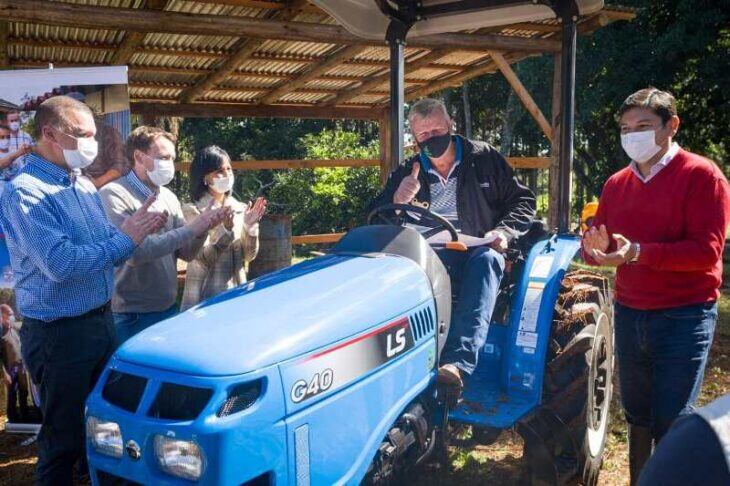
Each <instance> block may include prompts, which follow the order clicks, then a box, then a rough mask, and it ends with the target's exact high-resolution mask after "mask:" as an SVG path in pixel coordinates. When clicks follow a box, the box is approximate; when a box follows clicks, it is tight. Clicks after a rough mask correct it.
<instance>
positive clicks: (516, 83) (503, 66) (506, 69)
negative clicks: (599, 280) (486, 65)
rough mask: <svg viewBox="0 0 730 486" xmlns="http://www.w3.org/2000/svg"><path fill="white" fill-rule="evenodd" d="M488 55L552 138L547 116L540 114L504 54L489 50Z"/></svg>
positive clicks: (547, 134) (549, 137)
mask: <svg viewBox="0 0 730 486" xmlns="http://www.w3.org/2000/svg"><path fill="white" fill-rule="evenodd" d="M489 55H490V57H491V58H492V60H493V61H494V63H495V64H496V65H497V67H498V68H499V70H500V71H501V72H502V75H503V76H504V77H505V79H507V82H508V83H509V85H510V86H511V87H512V90H513V91H514V92H515V94H516V95H517V97H518V98H519V99H520V101H521V102H522V104H523V105H524V106H525V109H527V112H528V113H529V114H530V115H532V117H533V118H534V119H535V121H536V122H537V124H538V125H539V126H540V129H541V130H542V132H543V133H544V134H545V136H546V137H547V138H548V140H552V137H553V129H552V127H551V126H550V122H548V121H547V118H545V115H543V114H542V111H540V107H539V106H537V103H535V100H534V99H533V98H532V96H531V95H530V93H529V92H528V91H527V88H525V85H524V84H522V81H520V78H519V77H518V76H517V73H516V72H515V71H514V70H513V69H512V67H511V66H510V65H509V62H507V60H506V59H505V58H504V56H503V55H502V54H501V53H499V52H490V53H489Z"/></svg>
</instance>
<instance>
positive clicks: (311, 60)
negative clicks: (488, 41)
mask: <svg viewBox="0 0 730 486" xmlns="http://www.w3.org/2000/svg"><path fill="white" fill-rule="evenodd" d="M8 43H9V44H13V45H21V46H29V47H48V48H56V49H75V50H86V51H98V52H109V51H114V50H116V49H117V48H118V47H117V45H115V44H93V43H89V42H66V41H47V40H36V39H25V38H18V37H11V38H9V39H8ZM354 49H356V50H357V52H358V53H359V52H362V51H365V50H367V49H368V47H363V46H354ZM135 52H136V53H138V54H145V55H160V56H173V57H190V58H197V59H223V58H225V57H228V56H230V55H231V53H229V52H221V51H203V50H181V49H170V48H162V47H140V48H138V49H137V50H136V51H135ZM485 52H486V51H485ZM333 55H339V51H336V52H335V54H333ZM355 55H357V54H355ZM353 57H354V56H353ZM250 58H251V59H255V60H261V61H279V62H292V63H297V64H320V63H322V62H327V63H328V64H329V63H330V61H331V58H330V56H301V55H299V56H296V55H286V54H269V53H261V52H255V53H253V54H252V55H251V56H250ZM340 63H341V64H346V65H352V66H369V67H379V68H385V67H388V61H380V60H369V59H352V58H348V59H342V60H341V61H340ZM314 67H315V68H316V66H314ZM333 67H334V65H333ZM425 67H429V68H432V69H439V70H445V71H449V70H450V71H460V70H462V69H464V67H465V66H464V65H462V64H449V63H431V64H430V65H429V66H425ZM308 69H313V68H308ZM360 79H361V78H360Z"/></svg>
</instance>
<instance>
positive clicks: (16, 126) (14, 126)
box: [8, 122, 20, 132]
mask: <svg viewBox="0 0 730 486" xmlns="http://www.w3.org/2000/svg"><path fill="white" fill-rule="evenodd" d="M8 125H9V126H10V131H11V132H17V131H18V130H20V122H10V123H8Z"/></svg>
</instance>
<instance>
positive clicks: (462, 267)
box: [436, 247, 504, 374]
mask: <svg viewBox="0 0 730 486" xmlns="http://www.w3.org/2000/svg"><path fill="white" fill-rule="evenodd" d="M436 253H437V254H438V256H439V258H440V259H441V261H442V262H443V264H444V266H446V270H447V271H448V272H449V277H451V292H452V294H454V295H457V296H458V301H457V303H456V306H455V307H454V308H453V310H452V314H451V328H450V329H449V335H448V337H447V338H446V344H445V346H444V350H443V354H442V356H441V362H442V363H445V364H448V363H451V364H454V365H455V366H457V367H458V368H459V369H460V370H461V371H464V372H465V373H467V374H471V373H472V372H473V371H474V369H475V368H476V367H477V356H478V354H479V350H480V349H481V348H482V346H484V341H486V339H487V332H488V331H489V323H490V322H491V320H492V312H493V311H494V305H495V303H496V301H497V294H498V293H499V283H500V281H501V280H502V275H503V274H504V257H503V256H502V255H501V254H499V253H497V252H496V251H494V250H492V249H491V248H484V247H478V248H473V249H471V250H469V251H468V252H460V251H453V250H446V249H439V250H437V251H436Z"/></svg>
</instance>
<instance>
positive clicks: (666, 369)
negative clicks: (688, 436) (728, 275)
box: [614, 303, 717, 443]
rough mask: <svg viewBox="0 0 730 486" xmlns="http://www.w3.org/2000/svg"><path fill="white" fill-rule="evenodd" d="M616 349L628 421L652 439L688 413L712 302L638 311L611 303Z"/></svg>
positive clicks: (710, 330)
mask: <svg viewBox="0 0 730 486" xmlns="http://www.w3.org/2000/svg"><path fill="white" fill-rule="evenodd" d="M614 310H615V327H616V355H617V357H618V366H619V384H620V387H621V401H622V402H623V407H624V412H625V414H626V421H627V422H628V423H629V424H632V425H636V426H642V427H649V428H650V429H651V433H652V437H653V438H654V441H655V442H657V443H658V442H659V440H660V439H661V438H662V437H663V436H664V434H665V433H666V432H667V430H668V429H669V427H670V426H671V425H672V422H673V421H674V420H675V419H676V418H677V417H678V416H680V415H686V414H689V413H692V411H693V408H692V405H693V404H694V402H695V400H696V399H697V395H698V394H699V391H700V386H701V385H702V378H703V376H704V373H705V365H706V364H707V354H708V353H709V350H710V346H711V345H712V336H713V334H714V332H715V323H716V322H717V305H716V304H715V303H708V304H698V305H689V306H684V307H675V308H672V309H664V310H653V311H642V310H636V309H631V308H629V307H625V306H623V305H621V304H619V303H616V304H615V307H614Z"/></svg>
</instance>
